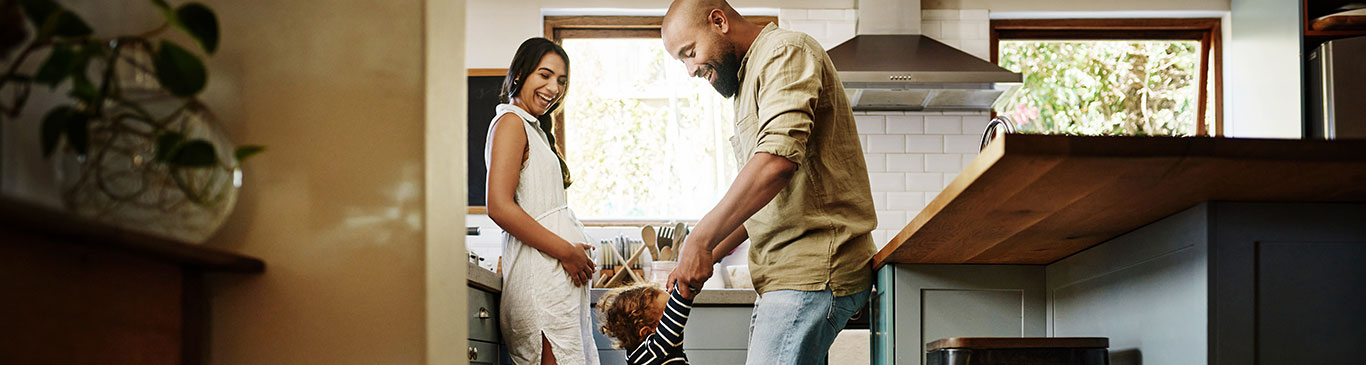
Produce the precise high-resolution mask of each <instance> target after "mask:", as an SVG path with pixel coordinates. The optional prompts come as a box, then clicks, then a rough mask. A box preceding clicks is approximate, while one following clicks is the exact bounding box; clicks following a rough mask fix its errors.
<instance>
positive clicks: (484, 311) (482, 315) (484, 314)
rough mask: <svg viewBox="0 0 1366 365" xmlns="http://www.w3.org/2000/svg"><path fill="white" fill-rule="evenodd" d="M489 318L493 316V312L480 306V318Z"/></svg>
mask: <svg viewBox="0 0 1366 365" xmlns="http://www.w3.org/2000/svg"><path fill="white" fill-rule="evenodd" d="M489 318H493V313H489V310H488V309H486V308H484V307H479V319H489Z"/></svg>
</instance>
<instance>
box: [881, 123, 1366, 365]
mask: <svg viewBox="0 0 1366 365" xmlns="http://www.w3.org/2000/svg"><path fill="white" fill-rule="evenodd" d="M1363 202H1366V141H1332V142H1327V141H1302V140H1252V139H1214V138H1177V137H1080V136H1039V135H1007V136H1006V137H1004V138H1003V139H998V140H997V141H996V142H993V143H992V144H991V145H989V146H988V147H987V148H986V149H985V150H983V151H982V153H981V154H980V155H979V156H978V157H977V158H976V159H975V160H973V161H972V162H971V163H970V164H969V166H968V167H967V168H965V169H964V171H963V172H962V173H961V174H960V175H959V176H958V177H957V178H956V179H955V180H954V181H953V182H952V183H951V184H950V185H949V187H948V188H946V189H945V190H944V191H943V192H941V193H940V194H939V196H938V197H936V198H935V199H934V200H933V201H932V202H930V203H929V205H928V206H927V207H926V208H925V210H923V211H922V212H921V213H920V214H919V215H917V216H916V217H915V218H914V219H912V220H911V222H910V223H909V224H908V225H907V226H906V228H905V229H903V230H902V231H901V232H900V233H899V234H897V235H896V237H895V238H893V239H892V240H891V242H889V243H888V244H887V245H886V246H885V247H884V248H883V249H882V250H881V251H879V253H878V254H877V256H876V257H875V259H874V260H875V261H874V266H875V268H876V269H877V270H878V286H877V292H876V293H875V295H874V305H873V307H874V310H873V312H874V314H873V327H874V328H873V331H874V332H873V352H874V359H875V360H874V362H875V363H882V364H892V363H896V364H921V363H923V361H924V360H923V355H924V352H923V345H924V344H925V343H926V342H929V341H933V340H935V339H938V338H943V337H955V336H978V337H988V336H996V337H1015V336H1026V337H1037V336H1053V337H1064V336H1066V337H1108V338H1110V343H1111V347H1110V354H1111V360H1112V363H1116V364H1121V363H1139V362H1141V363H1216V364H1247V363H1254V362H1266V363H1341V362H1344V361H1349V362H1350V361H1351V360H1348V359H1353V358H1355V357H1350V356H1352V354H1350V353H1348V351H1350V349H1351V348H1352V347H1353V346H1352V344H1360V343H1366V334H1363V333H1366V331H1361V330H1360V328H1366V315H1363V314H1362V313H1360V311H1359V308H1363V307H1366V294H1364V293H1363V291H1362V290H1361V289H1360V288H1362V287H1366V266H1362V265H1359V264H1358V263H1359V262H1361V260H1366V225H1363V224H1361V223H1362V222H1366V204H1363ZM1271 344H1274V345H1271Z"/></svg>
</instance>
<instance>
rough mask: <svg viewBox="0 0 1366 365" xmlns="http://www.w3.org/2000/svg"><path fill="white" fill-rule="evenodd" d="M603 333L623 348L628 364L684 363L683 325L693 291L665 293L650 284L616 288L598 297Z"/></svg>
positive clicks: (614, 344) (685, 358)
mask: <svg viewBox="0 0 1366 365" xmlns="http://www.w3.org/2000/svg"><path fill="white" fill-rule="evenodd" d="M598 309H599V310H600V311H601V313H602V328H601V330H602V333H603V334H606V335H608V336H610V337H612V338H615V339H616V342H615V343H613V346H616V347H617V348H620V349H623V350H626V351H627V353H626V362H627V363H629V364H631V365H654V364H687V363H688V358H687V357H686V356H684V355H683V325H684V324H686V323H687V322H688V312H690V311H692V295H691V294H690V295H688V296H686V297H685V296H683V295H682V294H680V293H679V292H678V290H676V289H675V290H674V291H673V292H672V293H669V294H665V293H664V290H661V289H659V288H658V287H656V286H653V285H636V286H630V287H625V288H618V289H614V290H612V291H610V292H608V293H607V294H606V295H603V296H602V298H601V299H599V300H598Z"/></svg>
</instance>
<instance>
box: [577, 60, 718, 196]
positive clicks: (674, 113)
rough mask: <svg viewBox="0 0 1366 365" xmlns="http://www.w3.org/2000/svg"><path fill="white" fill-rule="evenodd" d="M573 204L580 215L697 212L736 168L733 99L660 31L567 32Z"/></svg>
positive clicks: (716, 194) (716, 192)
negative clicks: (644, 34) (696, 73)
mask: <svg viewBox="0 0 1366 365" xmlns="http://www.w3.org/2000/svg"><path fill="white" fill-rule="evenodd" d="M563 45H564V48H565V50H566V51H567V52H569V59H570V61H571V63H570V65H571V67H570V75H569V78H570V88H569V93H568V94H567V95H566V97H565V101H564V108H565V155H566V156H565V157H566V160H567V162H568V163H569V166H570V170H571V171H572V172H573V174H574V185H573V186H571V187H570V189H569V204H570V206H572V207H574V210H575V212H577V213H578V215H579V217H580V218H583V219H667V218H682V219H697V218H701V217H702V215H703V214H705V213H706V212H707V209H710V208H711V207H712V206H713V205H715V204H716V202H717V201H719V200H720V198H721V195H722V194H724V193H725V189H726V188H727V187H728V186H729V185H730V182H731V180H733V179H734V177H735V173H736V170H737V169H736V165H735V159H734V157H733V156H732V154H731V151H730V142H729V137H730V136H731V135H732V132H731V130H732V126H733V122H732V120H733V115H734V112H733V106H732V104H731V101H730V100H727V99H725V98H722V97H721V96H720V95H718V94H717V93H716V91H715V90H713V89H712V88H711V86H710V85H708V84H707V83H706V82H705V81H703V80H701V79H696V78H689V77H688V75H687V72H686V71H685V70H684V68H683V64H682V63H679V62H678V61H676V60H674V59H673V58H671V57H669V56H668V54H667V53H665V51H664V47H663V44H662V42H661V41H660V40H659V39H639V38H636V39H576V38H571V39H565V40H564V41H563Z"/></svg>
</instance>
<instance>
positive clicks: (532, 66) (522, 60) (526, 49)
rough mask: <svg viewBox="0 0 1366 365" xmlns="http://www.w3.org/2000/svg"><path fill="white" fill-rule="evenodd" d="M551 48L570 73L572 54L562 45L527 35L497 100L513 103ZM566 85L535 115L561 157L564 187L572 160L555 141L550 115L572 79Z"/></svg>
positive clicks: (509, 68) (568, 178)
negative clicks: (552, 103)
mask: <svg viewBox="0 0 1366 365" xmlns="http://www.w3.org/2000/svg"><path fill="white" fill-rule="evenodd" d="M550 52H555V54H557V55H560V58H561V59H564V72H565V73H566V74H568V73H569V54H568V53H566V52H565V51H564V48H563V47H560V45H558V44H555V42H552V41H550V40H549V39H545V38H540V37H536V38H531V39H527V40H526V41H524V42H522V45H521V46H520V47H517V54H516V55H514V56H512V65H510V66H508V73H507V76H505V77H503V89H502V91H501V92H500V93H499V94H498V102H500V103H503V104H508V103H511V102H512V97H513V96H516V95H517V93H519V92H521V91H522V85H525V83H523V82H522V81H523V80H525V79H526V77H527V76H529V75H531V73H532V72H535V71H536V66H539V65H540V63H541V57H545V54H546V53H550ZM563 89H564V91H562V92H560V102H558V103H555V104H554V105H551V106H550V108H549V109H546V110H545V114H542V115H538V116H536V119H537V120H539V121H540V126H539V127H540V128H541V131H542V132H545V138H546V141H547V142H550V150H551V151H554V152H555V156H557V157H559V158H560V175H561V176H562V177H563V178H564V187H566V188H568V187H569V184H572V183H573V182H574V180H573V179H571V178H570V177H569V164H568V163H565V161H564V154H563V153H560V147H559V146H558V145H556V144H555V124H554V121H553V120H552V118H551V117H550V115H551V113H552V112H554V111H555V109H556V108H559V107H560V104H563V103H564V95H565V94H566V93H568V92H569V81H565V84H564V88H563Z"/></svg>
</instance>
